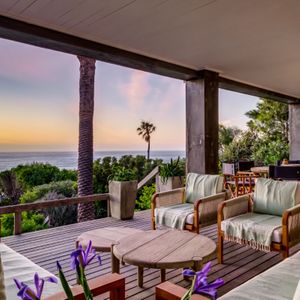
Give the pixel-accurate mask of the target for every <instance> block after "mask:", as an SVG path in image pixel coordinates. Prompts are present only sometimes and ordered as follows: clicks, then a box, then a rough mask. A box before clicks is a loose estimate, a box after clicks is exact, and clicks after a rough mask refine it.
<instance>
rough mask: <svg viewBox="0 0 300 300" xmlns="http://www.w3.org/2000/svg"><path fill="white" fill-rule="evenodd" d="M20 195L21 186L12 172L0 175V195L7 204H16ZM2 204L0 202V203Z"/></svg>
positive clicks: (8, 171)
mask: <svg viewBox="0 0 300 300" xmlns="http://www.w3.org/2000/svg"><path fill="white" fill-rule="evenodd" d="M21 194H22V189H21V186H20V184H19V182H18V180H17V177H16V175H15V173H14V172H13V171H12V170H6V171H3V172H1V173H0V195H2V197H3V198H4V199H5V200H6V201H5V202H6V203H8V204H18V202H19V198H20V196H21ZM1 202H2V201H1Z"/></svg>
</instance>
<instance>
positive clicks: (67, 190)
mask: <svg viewBox="0 0 300 300" xmlns="http://www.w3.org/2000/svg"><path fill="white" fill-rule="evenodd" d="M49 192H56V193H57V194H61V195H63V196H64V197H66V198H68V197H74V196H75V195H76V194H77V183H76V182H73V181H71V180H66V181H57V182H51V183H49V184H43V185H38V186H35V187H34V188H32V189H31V190H29V191H27V192H25V193H24V194H23V195H22V196H21V198H20V202H21V203H31V202H34V201H36V200H39V199H41V198H42V197H44V196H45V195H46V194H47V193H49Z"/></svg>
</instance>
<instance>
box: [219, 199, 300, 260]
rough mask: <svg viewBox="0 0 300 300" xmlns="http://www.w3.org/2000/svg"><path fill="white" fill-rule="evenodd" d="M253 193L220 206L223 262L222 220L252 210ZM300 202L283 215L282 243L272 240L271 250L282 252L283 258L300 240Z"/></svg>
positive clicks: (220, 250)
mask: <svg viewBox="0 0 300 300" xmlns="http://www.w3.org/2000/svg"><path fill="white" fill-rule="evenodd" d="M252 208H253V200H252V195H251V194H247V195H243V196H239V197H237V198H233V199H230V200H227V201H224V202H222V203H220V204H219V206H218V262H219V263H220V264H222V263H223V242H224V232H223V231H222V229H221V222H222V221H223V220H225V219H229V218H231V217H234V216H238V215H241V214H245V213H248V212H251V211H252ZM299 232H300V204H298V205H296V206H294V207H292V208H290V209H287V210H286V211H285V212H284V213H283V215H282V238H281V243H276V242H272V244H271V251H279V252H281V254H282V256H283V258H287V257H288V256H289V248H290V247H292V246H294V245H296V244H298V243H299V242H300V234H299Z"/></svg>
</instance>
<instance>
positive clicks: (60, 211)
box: [41, 192, 77, 227]
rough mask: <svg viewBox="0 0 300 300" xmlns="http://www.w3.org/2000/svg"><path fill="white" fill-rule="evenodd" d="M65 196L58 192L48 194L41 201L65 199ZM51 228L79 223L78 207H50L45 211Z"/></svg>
mask: <svg viewBox="0 0 300 300" xmlns="http://www.w3.org/2000/svg"><path fill="white" fill-rule="evenodd" d="M63 198H65V196H64V195H62V194H58V193H57V192H48V193H47V194H46V195H45V196H44V197H43V198H42V199H41V201H52V200H56V199H63ZM43 212H44V213H45V215H46V216H47V219H48V224H49V226H50V227H57V226H63V225H68V224H73V223H76V222H77V205H67V206H59V207H50V208H46V209H44V210H43Z"/></svg>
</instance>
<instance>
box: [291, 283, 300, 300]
mask: <svg viewBox="0 0 300 300" xmlns="http://www.w3.org/2000/svg"><path fill="white" fill-rule="evenodd" d="M293 300H300V281H299V282H298V285H297V288H296V291H295V294H294V298H293Z"/></svg>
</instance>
